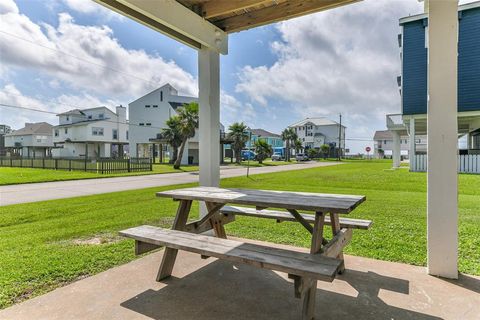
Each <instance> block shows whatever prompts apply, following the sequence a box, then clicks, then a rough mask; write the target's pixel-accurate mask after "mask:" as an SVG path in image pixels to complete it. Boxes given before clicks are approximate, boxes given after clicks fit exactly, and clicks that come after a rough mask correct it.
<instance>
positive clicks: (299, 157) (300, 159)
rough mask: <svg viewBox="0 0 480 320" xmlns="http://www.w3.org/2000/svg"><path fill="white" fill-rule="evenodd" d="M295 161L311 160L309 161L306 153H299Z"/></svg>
mask: <svg viewBox="0 0 480 320" xmlns="http://www.w3.org/2000/svg"><path fill="white" fill-rule="evenodd" d="M295 160H297V161H307V160H309V159H308V156H307V155H306V154H304V153H298V154H297V155H296V156H295Z"/></svg>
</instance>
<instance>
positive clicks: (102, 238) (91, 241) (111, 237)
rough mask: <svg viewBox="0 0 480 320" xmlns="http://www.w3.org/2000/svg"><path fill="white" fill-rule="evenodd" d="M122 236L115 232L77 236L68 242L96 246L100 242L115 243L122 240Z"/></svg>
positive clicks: (100, 243)
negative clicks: (83, 236) (86, 236)
mask: <svg viewBox="0 0 480 320" xmlns="http://www.w3.org/2000/svg"><path fill="white" fill-rule="evenodd" d="M123 239H124V238H123V237H120V236H119V235H116V234H100V235H94V236H91V237H88V238H77V239H73V240H70V241H69V242H70V243H72V244H74V245H78V246H84V245H87V246H98V245H102V244H110V243H115V242H119V241H121V240H123Z"/></svg>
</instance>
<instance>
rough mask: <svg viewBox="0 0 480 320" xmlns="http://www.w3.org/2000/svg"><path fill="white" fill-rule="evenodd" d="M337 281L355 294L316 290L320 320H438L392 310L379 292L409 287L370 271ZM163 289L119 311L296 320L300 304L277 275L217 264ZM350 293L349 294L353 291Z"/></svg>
mask: <svg viewBox="0 0 480 320" xmlns="http://www.w3.org/2000/svg"><path fill="white" fill-rule="evenodd" d="M338 279H340V280H343V281H345V282H347V283H348V284H349V285H350V286H351V287H353V288H354V289H355V290H356V291H357V292H358V294H356V295H355V294H354V295H352V294H340V293H336V292H332V291H328V290H321V289H318V290H317V303H316V315H317V317H318V319H356V320H358V319H388V320H390V319H416V320H433V319H441V318H438V317H434V316H430V315H427V314H422V313H418V312H415V311H410V310H406V309H402V308H398V307H394V306H390V305H388V304H386V303H385V302H383V301H382V300H381V299H379V298H378V293H379V291H380V289H383V290H391V291H395V292H398V293H401V294H406V295H408V294H409V282H408V281H406V280H402V279H395V278H390V277H386V276H382V275H379V274H376V273H373V272H359V271H355V270H347V272H345V274H344V275H342V276H339V277H338ZM165 283H166V284H167V286H166V287H164V288H162V289H160V290H158V291H155V290H147V291H144V292H142V293H140V294H138V295H137V296H135V297H132V298H131V299H129V300H127V301H124V302H123V303H122V304H121V306H122V307H124V308H128V309H130V310H132V311H135V312H138V313H140V314H143V315H145V316H148V317H150V318H152V319H162V320H165V319H182V320H189V319H192V320H193V319H195V320H202V319H232V320H236V319H276V320H281V319H285V320H287V319H289V320H290V319H299V318H300V315H301V313H300V312H301V300H299V299H296V298H294V295H293V284H292V283H291V282H290V281H287V280H286V279H284V278H282V277H280V276H279V275H278V274H276V273H275V272H272V271H269V270H263V269H258V268H255V267H251V266H248V265H238V266H237V265H234V264H232V263H230V262H226V261H221V260H217V261H215V262H212V263H210V264H209V265H207V266H205V267H203V268H201V269H199V270H197V271H195V272H193V273H191V274H189V275H187V276H185V277H183V278H181V279H179V278H173V277H172V278H170V279H169V280H167V281H165ZM351 291H352V290H351Z"/></svg>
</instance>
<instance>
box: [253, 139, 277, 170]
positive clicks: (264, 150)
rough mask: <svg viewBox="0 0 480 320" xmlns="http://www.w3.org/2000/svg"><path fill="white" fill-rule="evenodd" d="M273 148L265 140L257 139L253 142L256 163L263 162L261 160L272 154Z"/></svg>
mask: <svg viewBox="0 0 480 320" xmlns="http://www.w3.org/2000/svg"><path fill="white" fill-rule="evenodd" d="M272 152H273V148H272V146H271V145H269V144H268V143H267V142H266V141H265V140H263V139H258V140H257V141H256V142H255V153H256V154H257V160H258V163H260V164H261V163H263V160H265V159H266V158H268V157H270V156H272Z"/></svg>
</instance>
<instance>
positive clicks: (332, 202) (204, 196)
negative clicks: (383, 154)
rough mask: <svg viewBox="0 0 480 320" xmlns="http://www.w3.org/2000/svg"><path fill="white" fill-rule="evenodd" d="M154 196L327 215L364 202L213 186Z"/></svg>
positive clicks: (343, 197)
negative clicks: (325, 213) (326, 213)
mask: <svg viewBox="0 0 480 320" xmlns="http://www.w3.org/2000/svg"><path fill="white" fill-rule="evenodd" d="M157 196H158V197H165V198H173V199H184V200H199V201H208V202H215V203H231V204H244V205H252V206H258V207H262V208H282V209H293V210H305V211H312V212H318V211H320V212H329V213H349V212H351V211H352V210H353V209H354V208H356V207H357V206H358V205H359V204H360V203H362V202H363V201H365V199H366V198H365V196H351V195H335V194H322V193H306V192H287V191H269V190H268V191H267V190H250V189H222V188H214V187H195V188H185V189H175V190H168V191H162V192H158V193H157Z"/></svg>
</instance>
